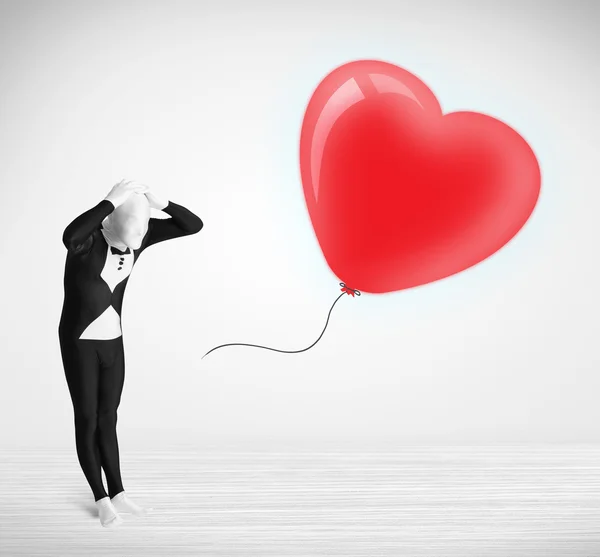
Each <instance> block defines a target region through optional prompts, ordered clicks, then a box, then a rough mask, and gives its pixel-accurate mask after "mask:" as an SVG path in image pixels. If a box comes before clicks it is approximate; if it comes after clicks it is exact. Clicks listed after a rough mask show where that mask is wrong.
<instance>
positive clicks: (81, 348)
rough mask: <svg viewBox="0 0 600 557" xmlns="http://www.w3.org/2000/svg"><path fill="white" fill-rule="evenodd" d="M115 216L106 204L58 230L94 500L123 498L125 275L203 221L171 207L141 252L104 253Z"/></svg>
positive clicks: (68, 359)
mask: <svg viewBox="0 0 600 557" xmlns="http://www.w3.org/2000/svg"><path fill="white" fill-rule="evenodd" d="M113 210H114V205H113V204H112V203H111V202H110V201H108V200H102V201H101V202H100V203H98V205H96V206H95V207H93V208H92V209H90V210H88V211H86V212H85V213H83V214H82V215H80V216H79V217H77V218H76V219H75V220H74V221H73V222H72V223H71V224H69V226H67V228H66V229H65V231H64V234H63V244H64V245H65V247H66V248H67V260H66V264H65V277H64V295H65V298H64V304H63V309H62V314H61V318H60V323H59V327H58V334H59V340H60V348H61V354H62V361H63V366H64V370H65V376H66V379H67V383H68V386H69V392H70V395H71V400H72V402H73V409H74V413H75V442H76V447H77V456H78V459H79V463H80V465H81V468H82V470H83V472H84V474H85V477H86V479H87V481H88V483H89V485H90V487H91V489H92V492H93V494H94V498H95V500H96V501H98V500H99V499H102V498H103V497H106V496H107V494H106V491H105V489H104V486H103V484H102V476H101V467H102V468H103V469H104V472H105V475H106V480H107V484H108V492H109V495H110V497H114V496H115V495H116V494H117V493H119V492H121V491H123V484H122V481H121V473H120V465H119V449H118V443H117V433H116V425H117V408H118V406H119V402H120V399H121V392H122V389H123V382H124V378H125V360H124V353H123V336H122V331H121V308H122V305H123V294H124V292H125V287H126V286H127V281H128V279H129V275H130V274H131V271H132V269H133V266H134V264H135V262H136V261H137V259H138V257H139V256H140V254H141V253H142V252H143V251H144V250H145V249H146V248H147V247H149V246H151V245H153V244H156V243H158V242H163V241H164V240H170V239H172V238H178V237H180V236H187V235H190V234H195V233H197V232H199V231H200V230H201V229H202V227H203V222H202V220H201V219H200V218H199V217H198V216H196V215H195V214H194V213H192V212H191V211H189V210H188V209H186V208H185V207H182V206H181V205H177V204H176V203H173V202H172V201H171V202H169V204H168V205H167V207H166V208H164V209H163V211H164V212H165V213H167V214H168V215H170V216H171V218H169V219H155V218H151V219H150V220H149V222H148V231H147V233H146V235H145V236H144V238H143V240H142V243H141V246H140V247H139V249H136V250H131V249H130V248H127V249H126V250H125V251H124V252H122V251H119V250H118V249H117V248H115V247H112V246H109V245H108V243H107V242H106V240H105V238H104V235H103V233H102V230H101V229H102V221H103V220H104V219H105V218H106V217H107V216H108V215H109V214H110V213H111V212H112V211H113Z"/></svg>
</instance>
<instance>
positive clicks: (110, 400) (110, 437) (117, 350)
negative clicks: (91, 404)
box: [98, 337, 125, 497]
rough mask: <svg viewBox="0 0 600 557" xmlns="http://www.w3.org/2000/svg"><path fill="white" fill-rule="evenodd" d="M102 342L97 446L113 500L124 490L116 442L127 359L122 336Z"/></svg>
mask: <svg viewBox="0 0 600 557" xmlns="http://www.w3.org/2000/svg"><path fill="white" fill-rule="evenodd" d="M102 342H103V346H102V350H101V351H100V353H99V355H100V380H99V398H98V447H99V449H100V462H101V464H102V468H104V473H105V474H106V483H107V484H108V493H109V495H110V497H114V496H115V495H116V494H117V493H120V492H121V491H123V482H122V480H121V470H120V461H119V443H118V441H117V408H118V407H119V403H120V402H121V393H122V392H123V384H124V382H125V357H124V353H123V337H119V338H116V339H112V340H105V341H102Z"/></svg>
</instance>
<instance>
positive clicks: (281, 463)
mask: <svg viewBox="0 0 600 557" xmlns="http://www.w3.org/2000/svg"><path fill="white" fill-rule="evenodd" d="M121 453H122V454H121V459H122V471H123V477H124V482H125V489H126V490H127V491H128V493H129V494H130V496H131V497H132V498H133V499H134V500H136V501H138V502H139V503H140V504H145V505H149V506H152V507H153V508H154V511H153V513H152V514H151V515H150V516H148V517H146V518H142V519H136V518H133V517H124V518H125V522H124V524H123V525H122V526H120V527H119V528H118V529H115V530H109V529H106V528H102V527H101V526H100V522H99V519H98V517H97V514H96V507H95V504H94V502H93V498H92V496H91V492H89V489H88V487H87V484H86V483H85V480H84V477H83V473H82V472H81V470H80V469H79V465H78V463H77V461H76V455H75V454H74V452H71V451H64V450H61V451H47V450H44V451H34V450H30V451H13V452H11V451H4V452H3V453H2V455H1V456H0V555H1V556H2V557H12V556H17V555H26V556H28V557H33V556H37V555H40V556H42V555H43V556H50V555H57V556H61V557H65V556H78V557H82V556H86V557H87V556H89V557H101V556H104V555H107V556H108V555H110V556H111V557H130V556H138V555H139V556H155V555H156V556H161V557H177V556H180V555H194V556H201V555H215V556H217V555H218V556H227V557H230V556H251V555H257V556H267V555H272V556H281V557H283V556H288V555H295V556H296V555H303V556H320V555H340V556H344V557H351V556H361V557H362V556H364V557H375V556H382V555H389V556H394V557H400V556H428V557H442V556H446V555H454V556H458V555H460V556H461V557H466V556H477V557H485V556H506V557H518V556H523V557H534V556H537V555H544V556H561V557H575V556H585V557H598V556H600V446H590V445H579V446H567V445H556V446H520V447H507V446H504V447H502V446H499V447H397V448H394V450H389V451H388V452H385V451H374V452H373V451H371V452H368V453H361V452H360V451H357V450H354V451H350V450H343V451H334V452H323V451H321V452H313V451H294V450H285V451H283V452H277V451H276V450H262V451H252V452H250V451H241V452H235V451H222V450H208V449H204V450H200V449H194V450H192V449H187V450H183V449H180V450H177V451H174V450H171V451H164V452H140V451H137V452H132V451H129V452H127V454H123V450H122V451H121Z"/></svg>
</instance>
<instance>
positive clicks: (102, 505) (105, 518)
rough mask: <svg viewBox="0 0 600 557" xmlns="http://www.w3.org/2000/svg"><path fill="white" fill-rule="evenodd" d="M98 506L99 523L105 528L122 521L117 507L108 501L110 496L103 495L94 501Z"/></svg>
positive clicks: (112, 526) (114, 525) (117, 524)
mask: <svg viewBox="0 0 600 557" xmlns="http://www.w3.org/2000/svg"><path fill="white" fill-rule="evenodd" d="M96 506H97V507H98V516H99V517H100V524H102V526H104V527H105V528H115V527H116V526H119V524H121V523H122V522H123V519H122V518H121V517H120V516H119V513H118V512H117V509H115V507H114V506H113V504H112V503H111V502H110V497H104V498H102V499H99V500H98V501H96Z"/></svg>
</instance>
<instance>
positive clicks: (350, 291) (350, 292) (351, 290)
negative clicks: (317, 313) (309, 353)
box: [200, 282, 360, 360]
mask: <svg viewBox="0 0 600 557" xmlns="http://www.w3.org/2000/svg"><path fill="white" fill-rule="evenodd" d="M340 286H341V287H342V289H341V290H342V293H341V294H340V295H339V296H338V297H337V298H336V300H335V302H333V304H332V306H331V308H330V309H329V313H328V314H327V321H326V322H325V327H324V328H323V331H321V334H320V335H319V338H318V339H317V340H315V342H313V343H312V344H311V345H310V346H308V347H307V348H303V349H302V350H279V349H278V348H270V347H268V346H261V345H259V344H246V343H243V342H232V343H229V344H221V345H219V346H215V347H214V348H212V349H211V350H209V351H208V352H207V353H206V354H204V356H202V358H200V359H201V360H202V359H203V358H204V357H205V356H208V355H209V354H210V353H211V352H213V351H214V350H216V349H217V348H223V347H224V346H253V347H255V348H264V349H265V350H273V351H274V352H283V353H285V354H298V353H299V352H305V351H306V350H309V349H310V348H312V347H313V346H314V345H315V344H317V342H319V340H321V337H322V336H323V333H325V329H327V324H328V323H329V317H330V316H331V312H332V311H333V307H334V306H335V304H337V303H338V300H339V299H340V298H341V297H342V296H343V295H344V294H348V295H351V296H352V297H354V295H355V294H356V295H357V296H360V291H358V290H355V289H354V288H350V287H348V286H346V285H345V284H344V283H343V282H340Z"/></svg>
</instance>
